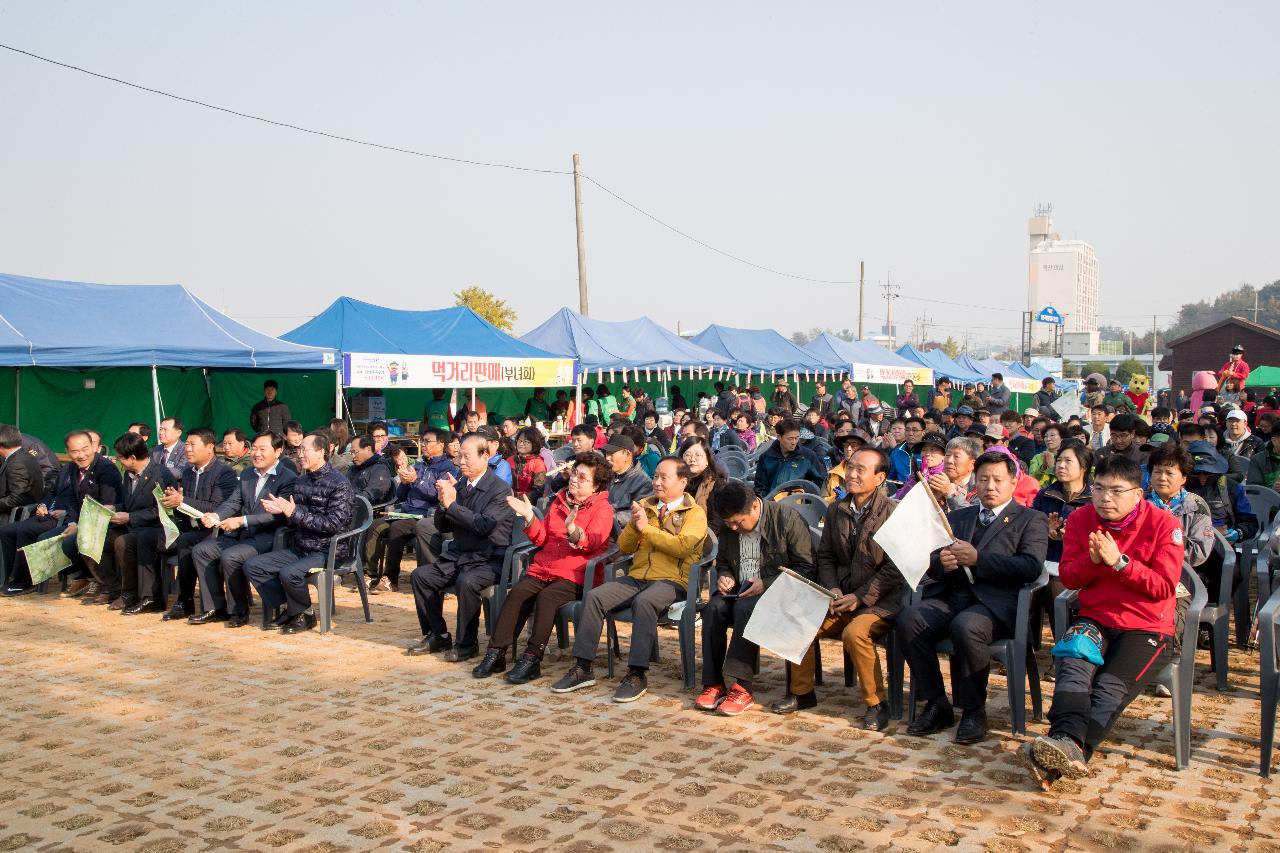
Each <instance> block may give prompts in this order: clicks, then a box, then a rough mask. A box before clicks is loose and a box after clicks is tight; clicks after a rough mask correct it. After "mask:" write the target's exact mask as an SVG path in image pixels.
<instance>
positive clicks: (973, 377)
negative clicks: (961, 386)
mask: <svg viewBox="0 0 1280 853" xmlns="http://www.w3.org/2000/svg"><path fill="white" fill-rule="evenodd" d="M898 355H900V356H902V357H903V358H905V359H907V360H908V361H914V362H915V363H916V364H919V365H923V366H924V367H929V368H932V369H933V376H934V381H935V382H937V381H938V380H939V379H941V378H942V377H944V376H945V377H947V378H948V379H950V380H951V381H952V382H962V383H963V382H980V381H982V380H984V379H987V378H989V377H987V376H984V375H983V374H982V373H981V372H979V371H975V370H973V369H971V368H967V367H962V366H961V365H959V364H957V363H956V362H955V361H953V360H952V359H951V358H950V357H949V356H948V355H947V354H946V353H945V352H943V351H942V350H940V349H935V350H929V351H928V352H921V351H920V350H918V349H916V348H915V347H913V346H912V345H911V344H903V345H902V346H901V347H899V348H898Z"/></svg>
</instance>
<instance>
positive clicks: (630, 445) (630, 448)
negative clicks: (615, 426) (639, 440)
mask: <svg viewBox="0 0 1280 853" xmlns="http://www.w3.org/2000/svg"><path fill="white" fill-rule="evenodd" d="M600 451H601V452H602V453H603V454H604V458H605V459H607V460H609V466H610V467H611V468H612V469H613V482H612V483H611V484H610V485H609V505H610V506H612V507H613V516H614V518H615V519H617V521H618V524H620V525H625V524H626V523H627V521H629V520H630V518H631V505H632V504H633V503H635V502H636V501H638V500H640V499H641V498H643V497H645V496H647V495H649V494H652V492H653V481H652V480H650V479H649V476H648V475H647V474H645V473H644V469H643V468H641V467H640V466H639V465H638V464H636V455H637V454H639V453H640V449H639V448H638V447H636V443H635V441H634V440H633V439H631V438H630V437H629V436H626V435H623V434H621V433H616V434H614V435H613V436H612V437H611V438H610V439H609V443H608V444H606V445H605V446H604V447H602V448H600Z"/></svg>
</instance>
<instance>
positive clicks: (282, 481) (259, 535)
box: [213, 463, 298, 552]
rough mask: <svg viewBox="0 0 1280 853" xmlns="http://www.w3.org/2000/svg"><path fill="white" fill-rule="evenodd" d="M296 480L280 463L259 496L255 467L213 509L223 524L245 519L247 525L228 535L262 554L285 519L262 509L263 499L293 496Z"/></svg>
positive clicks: (247, 471) (295, 475)
mask: <svg viewBox="0 0 1280 853" xmlns="http://www.w3.org/2000/svg"><path fill="white" fill-rule="evenodd" d="M297 479H298V475H297V474H295V473H293V471H292V470H291V469H289V468H286V467H285V466H284V465H280V464H278V463H277V465H276V472H275V473H274V474H271V475H270V476H268V477H267V482H266V484H265V485H264V486H263V487H262V492H261V493H260V494H259V493H258V471H257V469H256V468H252V467H250V468H246V469H244V471H243V472H242V473H241V474H240V482H239V483H238V484H237V486H236V488H235V490H233V491H232V492H231V494H230V495H229V496H228V497H227V499H226V500H225V501H223V502H222V504H221V505H220V506H219V507H218V508H217V509H216V510H213V511H214V512H216V513H217V514H218V518H220V519H222V520H223V521H226V520H227V519H228V518H235V517H237V516H241V515H243V516H244V518H245V523H244V526H243V527H241V528H240V529H239V530H237V531H235V532H234V533H228V534H226V535H228V536H231V537H233V538H237V539H239V540H240V541H241V542H248V543H252V544H253V545H254V547H256V548H258V551H259V552H263V551H265V550H268V549H270V548H271V541H272V539H273V538H274V537H275V531H276V528H277V527H279V526H280V525H281V524H283V523H284V516H282V515H272V514H271V513H269V512H267V511H266V510H265V509H263V508H262V499H263V498H264V497H266V496H267V495H275V496H276V497H278V498H287V497H289V496H290V495H292V494H293V482H294V480H297ZM264 540H265V545H264Z"/></svg>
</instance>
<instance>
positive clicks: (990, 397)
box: [987, 373, 1013, 423]
mask: <svg viewBox="0 0 1280 853" xmlns="http://www.w3.org/2000/svg"><path fill="white" fill-rule="evenodd" d="M1012 396H1013V392H1012V391H1010V390H1009V386H1008V385H1005V384H1004V375H1003V374H1001V373H993V374H991V388H990V390H988V391H987V411H988V412H990V413H991V421H992V422H993V423H995V422H997V421H999V420H1000V415H1001V414H1003V413H1004V410H1005V409H1007V408H1009V400H1010V398H1011V397H1012Z"/></svg>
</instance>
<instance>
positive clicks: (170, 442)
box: [151, 418, 189, 480]
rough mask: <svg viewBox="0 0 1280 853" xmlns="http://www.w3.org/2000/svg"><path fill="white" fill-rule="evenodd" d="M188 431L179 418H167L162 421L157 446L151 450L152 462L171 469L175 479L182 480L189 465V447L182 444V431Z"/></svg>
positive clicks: (157, 435)
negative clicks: (183, 473)
mask: <svg viewBox="0 0 1280 853" xmlns="http://www.w3.org/2000/svg"><path fill="white" fill-rule="evenodd" d="M184 429H186V426H185V425H183V423H182V421H181V420H180V419H179V418H165V419H164V420H162V421H160V431H159V432H158V433H156V438H157V439H159V440H158V441H157V442H156V446H155V447H153V448H151V461H152V462H159V463H160V464H161V465H163V466H164V467H166V468H168V469H169V473H170V474H172V475H173V479H175V480H180V479H182V472H183V470H184V469H186V467H187V465H188V464H189V463H188V461H187V446H186V445H185V444H183V442H182V431H183V430H184Z"/></svg>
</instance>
